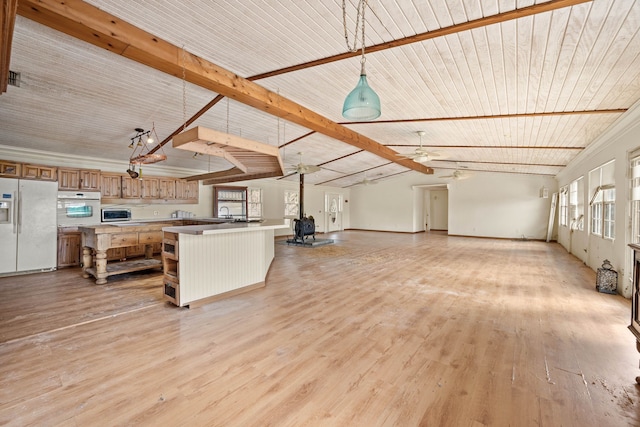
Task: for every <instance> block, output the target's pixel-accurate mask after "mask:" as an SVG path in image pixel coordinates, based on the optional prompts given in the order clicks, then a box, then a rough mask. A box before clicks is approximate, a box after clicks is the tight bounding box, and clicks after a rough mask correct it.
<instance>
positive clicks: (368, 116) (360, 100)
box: [342, 0, 382, 122]
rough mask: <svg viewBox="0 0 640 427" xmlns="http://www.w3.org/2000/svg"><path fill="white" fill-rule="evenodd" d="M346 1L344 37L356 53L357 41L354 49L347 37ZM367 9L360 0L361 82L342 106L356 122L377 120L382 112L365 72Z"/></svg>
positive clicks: (346, 114) (348, 116)
mask: <svg viewBox="0 0 640 427" xmlns="http://www.w3.org/2000/svg"><path fill="white" fill-rule="evenodd" d="M345 3H346V2H345V0H342V18H343V25H344V37H345V40H346V42H347V48H348V49H349V50H350V51H352V52H355V51H356V43H357V37H356V40H354V44H353V47H351V46H350V45H349V38H348V36H347V18H346V15H347V12H346V5H345ZM366 7H367V0H360V1H359V3H358V16H357V18H356V31H355V33H356V34H357V33H358V24H360V25H362V58H361V59H360V64H361V68H360V80H358V84H357V85H356V87H355V89H353V90H352V91H351V92H350V93H349V95H347V98H346V99H345V100H344V105H343V106H342V116H343V117H344V118H345V119H347V120H351V121H356V122H366V121H371V120H375V119H377V118H378V117H380V114H381V112H382V110H381V108H380V97H379V96H378V94H377V93H375V92H374V90H373V89H371V87H370V86H369V84H368V83H367V73H365V71H364V63H365V61H366V59H365V57H364V40H365V39H364V23H365V21H364V11H365V9H366Z"/></svg>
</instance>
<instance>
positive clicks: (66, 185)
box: [58, 168, 100, 191]
mask: <svg viewBox="0 0 640 427" xmlns="http://www.w3.org/2000/svg"><path fill="white" fill-rule="evenodd" d="M58 189H59V190H83V191H99V190H100V171H99V170H96V169H73V168H59V169H58Z"/></svg>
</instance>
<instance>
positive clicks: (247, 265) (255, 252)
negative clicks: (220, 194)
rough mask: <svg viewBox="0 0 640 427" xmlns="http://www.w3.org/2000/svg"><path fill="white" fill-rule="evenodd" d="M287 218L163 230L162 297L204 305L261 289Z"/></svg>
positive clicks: (175, 302)
mask: <svg viewBox="0 0 640 427" xmlns="http://www.w3.org/2000/svg"><path fill="white" fill-rule="evenodd" d="M281 228H288V225H286V224H285V222H284V220H264V221H261V222H232V223H225V224H207V225H190V226H178V227H175V226H169V227H163V228H162V232H163V239H162V242H163V243H162V246H163V247H162V262H163V270H164V276H163V280H164V296H165V299H167V300H168V301H171V302H172V303H173V304H175V305H177V306H190V307H193V306H194V305H200V304H204V303H207V302H211V301H214V300H217V299H220V298H223V297H227V296H230V295H235V294H238V293H242V292H246V291H249V290H252V289H256V288H259V287H263V286H264V285H265V279H266V276H267V272H268V271H269V267H270V266H271V262H272V261H273V257H274V237H275V231H274V230H276V229H281Z"/></svg>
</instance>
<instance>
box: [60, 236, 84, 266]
mask: <svg viewBox="0 0 640 427" xmlns="http://www.w3.org/2000/svg"><path fill="white" fill-rule="evenodd" d="M81 241H82V233H79V232H66V233H59V234H58V268H62V267H78V266H80V259H81V249H82V246H81V245H82V243H81Z"/></svg>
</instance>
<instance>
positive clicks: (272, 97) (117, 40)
mask: <svg viewBox="0 0 640 427" xmlns="http://www.w3.org/2000/svg"><path fill="white" fill-rule="evenodd" d="M18 14H20V15H21V16H24V17H25V18H28V19H31V20H33V21H36V22H39V23H41V24H43V25H46V26H49V27H51V28H54V29H56V30H58V31H61V32H63V33H66V34H68V35H71V36H73V37H76V38H78V39H80V40H83V41H85V42H88V43H91V44H93V45H95V46H98V47H101V48H103V49H106V50H109V51H111V52H114V53H117V54H118V55H121V56H124V57H126V58H129V59H131V60H133V61H136V62H139V63H141V64H144V65H147V66H149V67H151V68H154V69H156V70H159V71H162V72H165V73H167V74H171V75H173V76H176V77H178V78H183V76H184V78H185V80H186V81H188V82H190V83H193V84H196V85H198V86H201V87H203V88H206V89H209V90H212V91H214V92H216V93H218V94H220V95H224V96H227V97H229V98H232V99H234V100H236V101H238V102H240V103H243V104H245V105H249V106H251V107H253V108H256V109H258V110H261V111H264V112H267V113H269V114H272V115H274V116H277V117H281V118H283V119H286V120H288V121H291V122H293V123H296V124H298V125H300V126H303V127H306V128H308V129H310V130H314V131H316V132H318V133H321V134H323V135H326V136H329V137H331V138H334V139H337V140H339V141H342V142H345V143H347V144H350V145H353V146H355V147H358V148H361V149H363V150H366V151H369V152H371V153H373V154H375V155H377V156H380V157H382V158H384V159H387V160H391V161H392V162H395V163H398V164H400V165H402V166H404V167H406V168H408V169H412V170H415V171H418V172H421V173H425V174H432V173H433V169H431V168H429V167H427V166H424V165H422V164H419V163H416V162H414V161H412V160H409V159H403V158H401V157H398V155H397V153H396V152H395V151H393V150H392V149H390V148H388V147H386V146H384V145H382V144H379V143H378V142H376V141H374V140H373V139H371V138H368V137H366V136H364V135H361V134H359V133H357V132H355V131H353V130H351V129H349V128H347V127H345V126H342V125H339V124H338V123H336V122H334V121H332V120H329V119H328V118H326V117H324V116H321V115H320V114H318V113H316V112H314V111H312V110H310V109H308V108H306V107H303V106H302V105H300V104H297V103H295V102H293V101H291V100H289V99H287V98H284V97H282V96H280V95H279V94H277V93H275V92H272V91H269V90H267V89H266V88H264V87H262V86H259V85H258V84H256V83H253V82H251V81H249V80H247V79H245V78H242V77H240V76H238V75H236V74H234V73H232V72H231V71H229V70H226V69H224V68H222V67H220V66H218V65H216V64H213V63H211V62H209V61H207V60H205V59H203V58H200V57H198V56H197V55H194V54H192V53H190V52H187V51H185V50H184V49H181V48H179V47H178V46H174V45H172V44H171V43H168V42H166V41H164V40H162V39H160V38H158V37H156V36H154V35H153V34H150V33H147V32H146V31H143V30H142V29H140V28H137V27H135V26H133V25H131V24H129V23H127V22H125V21H123V20H121V19H119V18H117V17H115V16H113V15H111V14H108V13H106V12H104V11H102V10H100V9H98V8H97V7H94V6H92V5H90V4H88V3H85V2H83V1H80V0H38V1H36V0H20V1H19V3H18Z"/></svg>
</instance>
